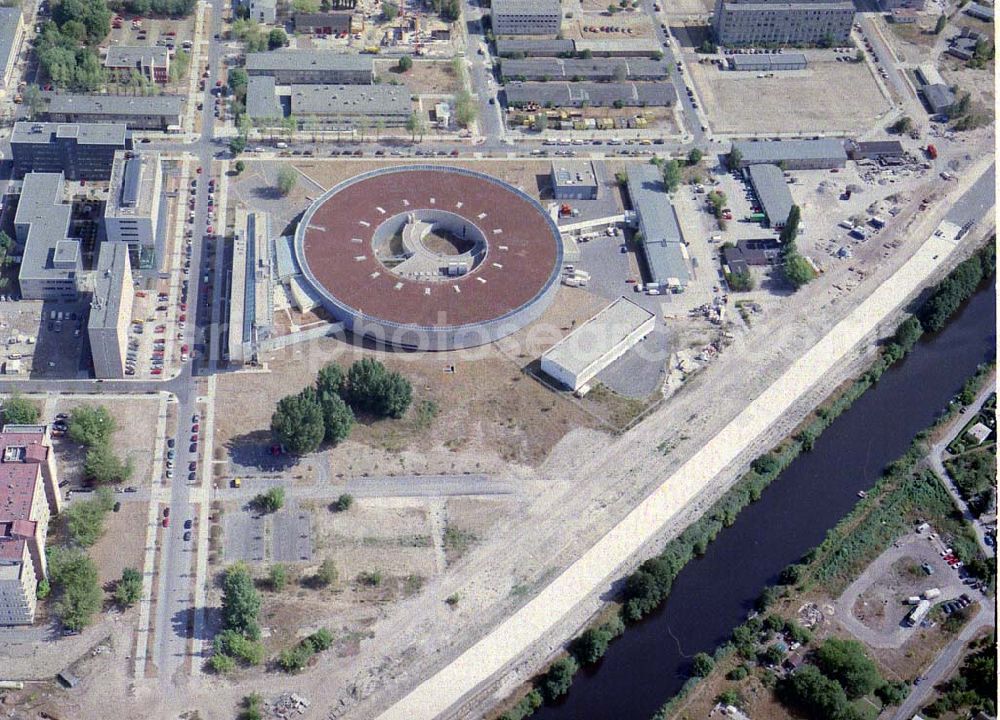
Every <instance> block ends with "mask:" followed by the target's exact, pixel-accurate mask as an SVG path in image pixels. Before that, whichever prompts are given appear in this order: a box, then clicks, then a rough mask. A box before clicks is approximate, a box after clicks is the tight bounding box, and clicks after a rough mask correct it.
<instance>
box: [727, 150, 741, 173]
mask: <svg viewBox="0 0 1000 720" xmlns="http://www.w3.org/2000/svg"><path fill="white" fill-rule="evenodd" d="M742 162H743V153H741V152H740V151H739V149H738V148H736V147H734V148H733V149H732V150H730V151H729V169H730V170H735V169H737V168H738V167H739V166H740V164H741V163H742Z"/></svg>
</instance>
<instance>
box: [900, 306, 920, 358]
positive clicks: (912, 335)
mask: <svg viewBox="0 0 1000 720" xmlns="http://www.w3.org/2000/svg"><path fill="white" fill-rule="evenodd" d="M923 333H924V329H923V328H922V327H921V326H920V321H919V320H918V319H917V318H915V317H914V316H913V315H911V316H910V317H908V318H906V320H904V321H903V322H902V323H901V324H900V325H899V327H898V328H896V334H895V335H894V336H893V341H894V342H895V343H896V344H897V345H899V346H900V347H901V348H903V350H904V351H905V352H909V351H910V350H912V349H913V346H914V345H916V344H917V341H918V340H920V336H921V335H923Z"/></svg>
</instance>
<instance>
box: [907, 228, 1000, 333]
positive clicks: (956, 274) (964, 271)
mask: <svg viewBox="0 0 1000 720" xmlns="http://www.w3.org/2000/svg"><path fill="white" fill-rule="evenodd" d="M995 270H996V248H995V247H994V246H993V245H992V244H990V245H988V246H987V247H986V248H984V249H983V251H982V252H978V253H976V254H975V255H973V256H972V257H971V258H969V259H968V260H966V261H964V262H963V263H961V264H960V265H959V266H958V267H956V268H955V269H954V270H953V271H952V272H951V273H949V275H948V277H946V278H945V279H944V280H942V281H941V282H940V283H939V284H938V286H937V287H936V288H935V289H934V294H933V295H931V297H930V298H929V299H928V300H927V302H926V303H924V305H923V307H922V308H921V309H920V313H919V315H918V317H919V318H920V323H921V325H922V326H923V328H924V330H926V331H927V332H936V331H937V330H940V329H941V328H943V327H944V326H945V323H946V322H948V318H949V317H951V315H952V313H954V312H955V311H956V310H957V309H958V306H959V305H961V304H962V303H963V302H965V301H966V300H967V299H969V298H970V297H972V294H973V293H974V292H975V291H976V288H978V287H979V284H980V283H981V282H982V281H983V279H984V278H987V277H991V276H992V275H993V273H994V271H995Z"/></svg>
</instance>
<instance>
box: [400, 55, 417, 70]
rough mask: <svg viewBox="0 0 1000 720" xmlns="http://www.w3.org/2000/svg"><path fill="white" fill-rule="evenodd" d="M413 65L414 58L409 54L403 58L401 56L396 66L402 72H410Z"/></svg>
mask: <svg viewBox="0 0 1000 720" xmlns="http://www.w3.org/2000/svg"><path fill="white" fill-rule="evenodd" d="M412 67H413V58H411V57H410V56H409V55H403V56H402V57H401V58H399V62H398V63H396V68H397V69H398V70H399V72H401V73H405V72H409V70H410V68H412Z"/></svg>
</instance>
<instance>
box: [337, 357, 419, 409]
mask: <svg viewBox="0 0 1000 720" xmlns="http://www.w3.org/2000/svg"><path fill="white" fill-rule="evenodd" d="M343 393H344V399H345V400H346V401H347V402H348V404H349V405H350V406H351V407H352V408H355V409H359V410H363V411H365V412H370V413H373V414H375V415H380V416H383V417H394V418H400V417H402V416H403V414H404V413H405V412H406V410H407V408H409V407H410V402H411V401H412V399H413V388H412V386H411V385H410V383H409V381H408V380H406V378H404V377H403V376H402V375H400V374H399V373H397V372H392V371H390V370H388V369H387V368H386V367H385V365H383V364H382V363H380V362H379V361H378V360H373V359H371V358H363V359H361V360H358V361H356V362H355V363H353V364H352V365H351V367H350V369H349V370H348V371H347V380H346V383H345V386H344V390H343Z"/></svg>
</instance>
